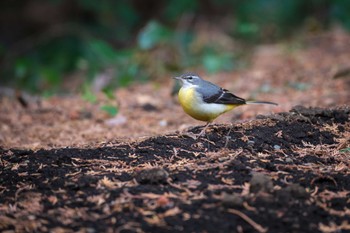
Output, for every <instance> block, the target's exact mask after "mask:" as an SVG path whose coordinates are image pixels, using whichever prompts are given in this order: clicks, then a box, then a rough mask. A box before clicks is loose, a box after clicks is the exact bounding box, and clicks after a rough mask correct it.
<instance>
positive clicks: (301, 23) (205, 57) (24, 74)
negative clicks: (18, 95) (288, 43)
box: [0, 0, 350, 115]
mask: <svg viewBox="0 0 350 233" xmlns="http://www.w3.org/2000/svg"><path fill="white" fill-rule="evenodd" d="M33 9H34V10H33ZM35 9H40V11H38V10H35ZM31 11H33V12H31ZM11 13H12V14H13V17H10V16H9V15H11ZM50 13H51V14H50ZM20 14H22V15H20ZM28 15H29V16H28ZM0 18H1V19H4V20H5V21H4V25H5V26H4V25H3V26H2V27H0V30H1V33H0V34H1V36H0V62H1V64H0V65H1V71H0V72H1V73H0V75H1V76H0V77H1V85H3V84H5V85H12V86H15V87H19V88H25V89H27V90H30V91H33V92H41V93H43V92H45V93H56V92H58V91H63V90H64V87H66V86H67V84H66V83H68V84H69V83H70V82H71V80H72V79H74V78H78V79H82V82H83V83H85V84H84V85H83V86H82V87H81V88H78V89H80V90H81V91H82V93H83V97H84V98H86V99H87V100H88V101H95V100H94V97H93V96H94V94H93V93H92V92H91V90H88V89H89V88H90V85H93V82H94V80H96V79H98V78H99V75H101V74H103V73H105V72H107V71H108V72H107V73H108V75H110V76H111V79H110V80H109V81H108V82H107V84H105V85H104V86H103V90H104V91H105V93H106V96H108V95H109V96H111V94H110V91H106V90H113V88H115V87H121V86H127V85H129V84H130V83H131V82H134V81H147V80H149V79H152V78H160V77H168V76H169V74H171V73H176V74H179V73H181V72H183V71H184V70H188V69H196V68H204V69H205V70H206V71H207V72H210V73H214V72H218V71H221V70H232V69H235V68H237V67H239V66H240V51H237V50H233V49H230V48H227V46H226V44H225V43H224V42H222V41H221V40H220V37H219V39H217V40H216V41H215V43H213V41H212V40H205V38H204V40H203V35H199V34H197V32H198V25H200V24H201V22H206V23H209V24H212V25H214V27H215V28H217V29H218V30H220V31H222V32H223V34H225V35H229V36H230V37H231V38H235V39H242V41H243V42H253V43H262V42H271V41H275V40H278V39H281V38H285V37H289V36H293V35H294V34H295V33H298V32H300V29H301V28H303V27H305V24H306V23H307V22H310V21H312V22H316V25H317V27H319V29H318V30H325V29H327V28H329V27H330V26H332V25H333V24H335V23H336V24H339V25H342V26H343V27H344V28H346V29H350V1H349V0H333V1H332V0H309V1H305V0H284V1H281V0H249V1H243V0H234V1H231V0H207V1H200V0H164V1H127V0H119V1H113V0H105V1H97V0H50V1H46V2H44V1H36V0H26V1H22V0H14V1H11V3H9V2H8V1H4V2H2V3H0ZM221 22H229V23H225V24H220V23H221ZM6 25H7V27H6ZM9 25H10V26H9ZM10 29H11V30H10ZM211 33H212V32H208V35H207V37H210V34H211ZM213 33H214V34H215V33H216V32H213ZM211 36H213V35H211ZM203 41H204V42H203ZM105 111H107V112H110V113H111V114H112V115H113V113H114V112H113V111H114V110H113V111H112V110H111V109H108V108H105Z"/></svg>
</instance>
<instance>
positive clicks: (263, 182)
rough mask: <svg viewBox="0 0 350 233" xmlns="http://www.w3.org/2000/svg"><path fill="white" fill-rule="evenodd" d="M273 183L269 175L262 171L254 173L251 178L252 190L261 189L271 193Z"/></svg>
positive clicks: (255, 191)
mask: <svg viewBox="0 0 350 233" xmlns="http://www.w3.org/2000/svg"><path fill="white" fill-rule="evenodd" d="M272 190H273V184H272V181H271V179H270V178H269V177H267V176H266V175H264V174H262V173H254V174H253V177H252V179H251V180H250V190H249V191H250V192H251V193H257V192H259V191H262V192H268V193H271V192H272Z"/></svg>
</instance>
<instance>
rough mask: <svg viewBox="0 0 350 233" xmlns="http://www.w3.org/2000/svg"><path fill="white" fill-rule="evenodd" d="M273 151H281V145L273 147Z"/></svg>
mask: <svg viewBox="0 0 350 233" xmlns="http://www.w3.org/2000/svg"><path fill="white" fill-rule="evenodd" d="M273 149H275V150H280V149H281V146H279V145H274V146H273Z"/></svg>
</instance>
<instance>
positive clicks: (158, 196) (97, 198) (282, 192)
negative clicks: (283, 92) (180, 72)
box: [0, 106, 350, 233]
mask: <svg viewBox="0 0 350 233" xmlns="http://www.w3.org/2000/svg"><path fill="white" fill-rule="evenodd" d="M349 115H350V108H349V107H341V108H340V107H339V108H304V107H300V106H299V107H295V108H293V109H291V111H289V112H282V113H278V114H273V115H267V116H263V115H261V116H258V118H257V119H256V120H251V121H246V122H241V123H235V124H230V125H227V124H215V125H212V126H210V127H209V128H208V130H207V131H206V135H205V136H204V137H201V138H199V139H193V138H191V137H188V136H186V133H181V132H177V133H170V134H166V135H163V136H154V137H148V138H145V139H139V140H133V141H128V142H125V141H124V142H117V141H116V142H113V143H112V142H109V143H105V144H101V145H100V146H96V147H91V148H79V147H66V148H58V149H38V150H30V149H8V148H3V149H0V166H1V167H2V168H1V170H0V231H1V232H313V233H314V232H350V201H349V199H350V151H349V147H350V133H349V132H350V123H349V117H350V116H349ZM201 129H202V127H194V128H192V129H190V131H191V132H192V133H198V132H200V130H201Z"/></svg>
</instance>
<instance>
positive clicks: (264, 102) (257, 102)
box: [245, 101, 278, 105]
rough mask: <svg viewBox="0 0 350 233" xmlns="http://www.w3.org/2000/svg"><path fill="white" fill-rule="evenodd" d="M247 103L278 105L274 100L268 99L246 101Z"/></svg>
mask: <svg viewBox="0 0 350 233" xmlns="http://www.w3.org/2000/svg"><path fill="white" fill-rule="evenodd" d="M245 103H246V104H271V105H278V104H276V103H274V102H268V101H246V102H245Z"/></svg>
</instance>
